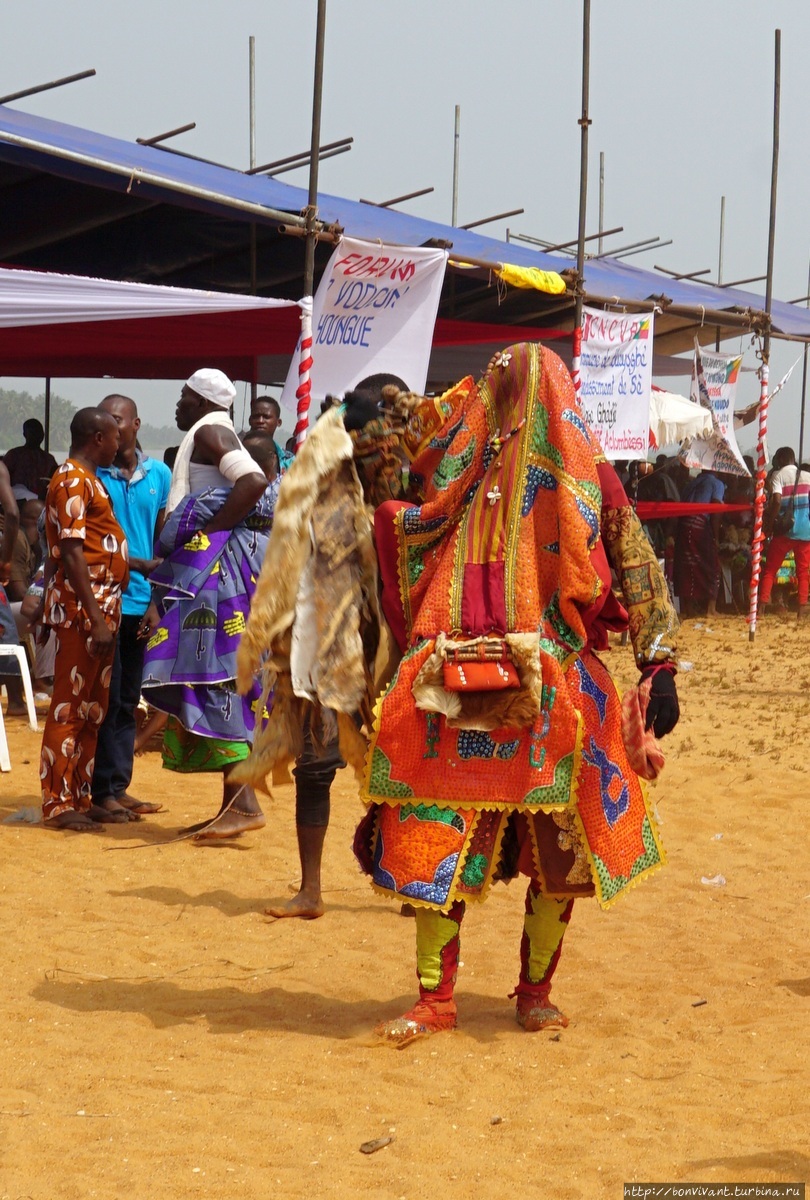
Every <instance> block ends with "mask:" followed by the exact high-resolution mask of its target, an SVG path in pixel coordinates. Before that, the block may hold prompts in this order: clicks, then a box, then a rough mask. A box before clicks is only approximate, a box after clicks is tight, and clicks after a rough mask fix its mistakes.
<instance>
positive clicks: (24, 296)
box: [0, 268, 295, 328]
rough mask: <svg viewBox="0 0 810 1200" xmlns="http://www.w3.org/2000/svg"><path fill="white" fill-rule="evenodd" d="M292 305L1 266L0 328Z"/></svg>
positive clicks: (222, 293) (186, 314) (279, 301)
mask: <svg viewBox="0 0 810 1200" xmlns="http://www.w3.org/2000/svg"><path fill="white" fill-rule="evenodd" d="M290 307H295V301H293V300H272V299H267V298H265V297H261V296H234V295H228V294H226V293H225V292H201V291H197V290H195V289H193V288H179V287H176V288H175V287H161V286H158V285H156V284H150V283H121V282H119V281H116V280H113V279H85V278H84V277H83V276H80V275H55V274H50V273H49V272H45V271H22V270H15V269H13V268H0V328H12V327H17V326H22V325H63V324H66V323H67V322H73V321H129V320H132V319H134V318H139V317H141V318H143V317H181V316H192V315H194V314H196V313H215V312H239V311H243V310H245V309H257V308H267V309H270V308H290Z"/></svg>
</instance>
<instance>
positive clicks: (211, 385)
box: [186, 367, 236, 408]
mask: <svg viewBox="0 0 810 1200" xmlns="http://www.w3.org/2000/svg"><path fill="white" fill-rule="evenodd" d="M186 387H188V388H191V390H192V392H196V393H197V395H198V396H202V398H203V399H204V400H209V401H210V402H211V404H216V406H217V407H218V408H230V407H231V405H232V404H233V402H234V400H235V399H236V388H235V387H234V386H233V384H232V383H231V381H230V379H229V378H228V376H227V375H226V374H225V372H224V371H218V370H217V369H216V367H201V368H200V370H199V371H195V372H194V374H193V375H192V376H191V378H190V379H187V380H186Z"/></svg>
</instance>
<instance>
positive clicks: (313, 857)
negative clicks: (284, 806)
mask: <svg viewBox="0 0 810 1200" xmlns="http://www.w3.org/2000/svg"><path fill="white" fill-rule="evenodd" d="M326 829H327V826H326V825H296V827H295V832H296V834H297V835H298V855H299V858H300V859H301V887H300V888H299V890H298V893H297V895H295V896H293V898H292V900H288V901H287V903H286V904H277V905H272V906H270V907H269V908H266V909H265V910H264V911H265V912H266V913H267V915H268V917H303V918H304V919H305V920H310V921H311V920H314V918H315V917H322V916H323V913H324V906H323V896H322V895H321V859H322V858H323V844H324V840H325V838H326Z"/></svg>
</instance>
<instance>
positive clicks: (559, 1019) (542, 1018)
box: [512, 988, 568, 1033]
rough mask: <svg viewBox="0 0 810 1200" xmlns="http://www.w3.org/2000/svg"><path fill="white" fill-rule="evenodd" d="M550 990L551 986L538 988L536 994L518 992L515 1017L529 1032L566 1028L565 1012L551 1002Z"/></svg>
mask: <svg viewBox="0 0 810 1200" xmlns="http://www.w3.org/2000/svg"><path fill="white" fill-rule="evenodd" d="M549 991H550V988H544V989H543V990H540V989H538V990H537V991H536V992H535V993H534V995H527V994H526V993H518V995H517V1004H516V1005H515V1019H516V1021H517V1023H518V1025H521V1026H522V1027H523V1028H524V1029H525V1030H526V1032H527V1033H537V1032H538V1030H540V1029H565V1028H566V1026H567V1025H568V1017H566V1015H565V1013H561V1012H560V1010H559V1009H558V1008H557V1006H556V1004H552V1003H551V1000H550V999H549ZM512 994H513V995H514V994H515V993H514V992H513V993H512Z"/></svg>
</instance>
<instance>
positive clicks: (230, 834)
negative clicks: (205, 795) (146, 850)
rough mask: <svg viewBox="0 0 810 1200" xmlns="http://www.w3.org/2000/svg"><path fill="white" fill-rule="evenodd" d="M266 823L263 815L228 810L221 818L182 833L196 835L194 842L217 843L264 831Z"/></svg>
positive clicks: (232, 809)
mask: <svg viewBox="0 0 810 1200" xmlns="http://www.w3.org/2000/svg"><path fill="white" fill-rule="evenodd" d="M266 824H267V821H266V819H265V816H264V813H262V812H257V813H243V812H239V811H238V810H237V809H234V808H229V809H228V811H227V812H225V813H223V814H222V816H221V817H214V819H213V821H204V822H203V823H202V825H192V826H191V827H190V828H189V829H184V830H183V833H194V832H195V831H196V830H199V832H198V833H196V836H195V839H194V840H195V841H197V842H207V841H219V840H220V839H221V838H235V837H239V835H240V834H242V833H252V832H253V830H255V829H264V827H265V825H266Z"/></svg>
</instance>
